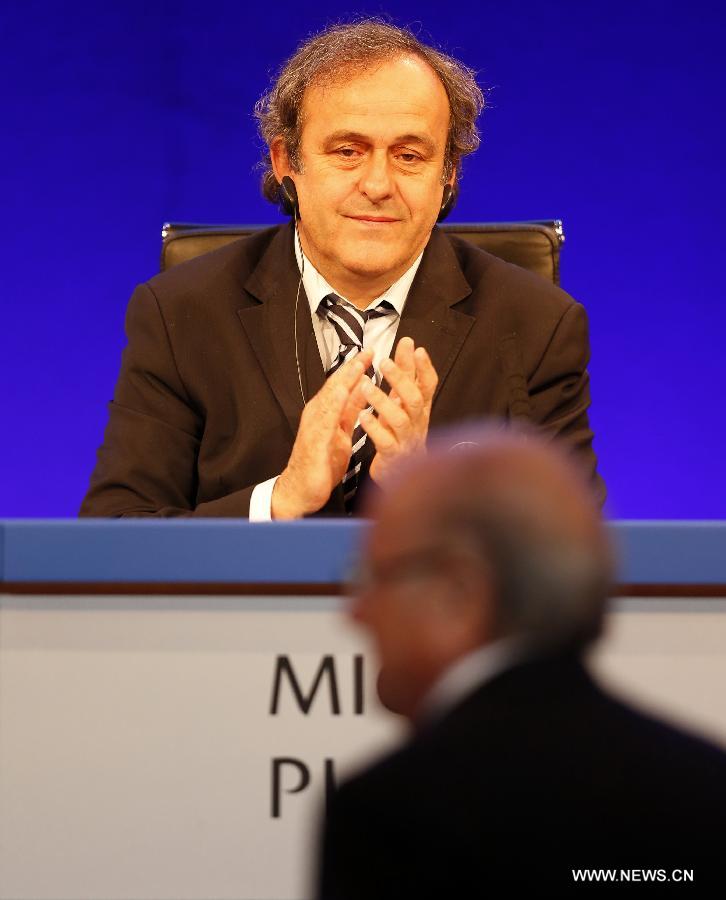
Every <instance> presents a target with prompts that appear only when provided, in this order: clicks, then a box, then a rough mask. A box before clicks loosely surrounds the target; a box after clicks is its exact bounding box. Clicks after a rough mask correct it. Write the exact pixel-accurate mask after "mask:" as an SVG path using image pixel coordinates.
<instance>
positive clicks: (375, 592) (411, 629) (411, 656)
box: [350, 485, 486, 719]
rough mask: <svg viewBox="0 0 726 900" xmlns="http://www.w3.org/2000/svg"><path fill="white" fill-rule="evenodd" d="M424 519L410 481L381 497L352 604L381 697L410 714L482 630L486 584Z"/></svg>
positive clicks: (418, 494) (386, 703)
mask: <svg viewBox="0 0 726 900" xmlns="http://www.w3.org/2000/svg"><path fill="white" fill-rule="evenodd" d="M428 522H429V519H428V516H427V514H426V501H425V500H422V499H421V491H420V488H418V487H416V486H415V485H413V486H412V487H411V488H410V489H407V490H404V491H401V492H397V493H396V494H395V497H393V498H392V499H390V501H384V512H383V514H382V515H381V516H380V517H379V519H378V521H377V522H376V524H375V526H374V528H373V529H372V532H371V535H370V539H369V541H368V544H367V547H366V550H365V554H364V570H363V572H362V579H361V584H360V585H359V586H358V587H359V589H358V591H357V592H356V593H355V595H354V598H353V603H352V606H351V610H350V612H351V615H352V617H353V618H354V619H355V620H356V621H357V622H358V623H359V624H361V625H363V626H364V627H365V629H366V630H367V631H368V633H369V635H370V637H371V638H372V641H373V644H374V649H375V651H376V656H377V658H378V662H379V665H380V671H379V676H378V695H379V697H380V699H381V701H382V703H383V704H384V706H386V707H388V709H390V710H392V711H393V712H397V713H401V714H403V715H405V716H407V717H408V718H410V719H413V718H415V717H416V715H417V713H418V711H419V707H420V703H421V701H422V699H423V698H424V697H425V695H426V694H427V692H428V691H429V689H430V688H431V687H432V685H433V684H434V683H435V681H436V680H437V678H438V677H439V676H440V675H441V673H442V672H443V671H444V670H445V669H446V668H447V667H448V666H449V665H450V664H451V663H452V662H453V661H454V660H456V659H457V658H459V657H460V656H461V655H463V654H465V653H467V652H469V651H470V650H472V649H473V648H474V647H476V646H477V645H478V642H479V641H480V640H481V639H482V635H483V625H482V615H483V609H484V607H483V603H482V593H483V591H485V590H486V585H484V584H483V583H482V581H481V578H480V576H479V574H478V572H477V573H475V582H474V583H473V582H472V578H471V577H468V575H467V574H466V570H467V566H466V565H465V564H464V563H462V562H461V561H459V562H457V561H456V559H455V557H454V558H452V555H451V550H450V549H448V548H447V546H446V545H445V544H442V541H441V539H440V536H437V534H436V533H435V532H434V531H433V530H432V528H431V526H430V525H429V524H428Z"/></svg>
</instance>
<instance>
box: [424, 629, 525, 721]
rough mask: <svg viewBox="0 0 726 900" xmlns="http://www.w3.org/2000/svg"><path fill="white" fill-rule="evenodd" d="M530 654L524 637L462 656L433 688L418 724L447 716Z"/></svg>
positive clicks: (425, 702) (501, 642)
mask: <svg viewBox="0 0 726 900" xmlns="http://www.w3.org/2000/svg"><path fill="white" fill-rule="evenodd" d="M529 652H530V649H529V647H528V644H527V641H526V640H524V639H523V638H501V639H500V640H498V641H494V642H493V643H491V644H486V645H485V646H483V647H479V648H477V649H476V650H474V651H472V652H471V653H468V654H467V655H466V656H462V657H461V659H458V660H457V661H456V662H455V663H453V665H451V666H449V668H448V669H446V671H445V672H444V673H443V674H442V675H440V676H439V678H438V680H437V681H436V682H435V683H434V685H433V686H432V687H431V688H430V689H429V691H428V693H427V694H426V696H425V697H424V699H423V701H422V703H421V706H420V708H419V714H418V715H417V717H416V718H417V721H418V722H421V723H427V722H430V721H431V720H433V719H438V718H439V717H441V716H443V715H444V713H446V712H447V711H448V710H450V709H452V708H453V707H454V706H456V704H457V703H459V702H460V701H461V700H463V699H464V698H465V697H466V696H467V695H468V694H471V693H473V692H474V691H475V690H476V689H477V688H478V687H480V686H481V685H482V684H484V683H485V682H487V681H491V679H492V678H494V677H495V676H496V675H498V674H499V673H500V672H503V671H504V670H505V669H509V668H511V667H512V666H514V665H516V664H517V663H518V662H520V661H521V660H522V659H524V658H525V657H526V656H527V655H528V653H529Z"/></svg>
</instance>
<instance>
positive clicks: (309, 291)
mask: <svg viewBox="0 0 726 900" xmlns="http://www.w3.org/2000/svg"><path fill="white" fill-rule="evenodd" d="M293 243H294V245H295V258H296V260H297V266H298V269H300V270H301V271H302V273H303V286H304V288H305V294H306V295H307V298H308V303H309V304H310V312H311V314H312V315H315V313H317V311H318V307H319V306H320V301H321V300H322V299H323V297H327V295H328V294H338V296H339V297H340V296H341V294H339V293H338V291H336V290H335V288H333V287H331V286H330V285H329V284H328V282H327V281H326V280H325V279H324V278H323V276H322V275H321V274H320V272H318V270H317V269H316V268H315V266H314V265H313V264H312V263H311V262H310V260H309V259H308V258H307V256H306V255H305V254H304V253H303V251H302V248H301V246H300V241H299V240H295V241H293ZM422 258H423V252H421V253H420V254H419V256H418V257H417V258H416V259H415V260H414V261H413V263H412V264H411V266H410V267H409V268H408V269H406V271H405V272H404V273H403V275H401V277H400V278H399V279H398V280H397V281H394V283H393V284H392V285H391V286H390V287H389V288H388V289H387V290H385V291H384V292H383V293H382V294H381V295H380V297H376V298H375V300H371V302H370V303H369V304H368V307H367V308H368V309H370V308H371V307H374V306H377V305H378V304H379V303H380V302H381V300H387V301H388V302H389V303H390V304H391V306H392V307H393V308H394V309H395V310H396V312H397V313H398V315H399V317H400V316H401V315H403V308H404V306H405V305H406V299H407V297H408V292H409V290H410V289H411V284H412V283H413V279H414V278H415V277H416V272H417V271H418V267H419V265H420V264H421V259H422ZM302 260H304V261H305V268H304V269H303V267H302ZM343 300H347V297H343ZM348 302H350V301H348Z"/></svg>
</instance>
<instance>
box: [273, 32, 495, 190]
mask: <svg viewBox="0 0 726 900" xmlns="http://www.w3.org/2000/svg"><path fill="white" fill-rule="evenodd" d="M398 56H418V57H420V58H421V59H423V60H424V61H425V62H427V63H428V64H429V66H431V68H432V69H433V70H434V72H435V73H436V75H437V76H438V77H439V79H440V81H441V83H442V84H443V86H444V88H445V90H446V93H447V95H448V98H449V106H450V107H451V118H450V121H449V135H448V141H447V146H446V155H445V162H444V171H443V173H442V183H443V182H445V181H447V180H448V179H449V177H450V176H451V173H452V171H453V169H454V168H457V169H458V167H459V163H460V162H461V159H462V157H464V156H466V155H467V154H469V153H473V152H474V150H476V148H477V147H478V146H479V133H478V131H477V127H476V120H477V117H478V116H479V113H480V112H481V111H482V109H483V108H484V95H483V93H482V91H481V89H480V88H479V86H478V85H477V83H476V77H475V74H474V72H473V71H472V70H471V69H469V68H467V67H466V66H465V65H463V64H462V63H460V62H458V60H456V59H454V58H453V57H451V56H447V55H446V54H445V53H441V52H440V51H438V50H435V49H434V48H433V47H429V46H428V45H427V44H424V43H423V42H422V41H420V40H419V39H418V38H417V37H416V35H415V34H413V32H411V31H409V30H408V29H407V28H398V27H396V26H395V25H390V24H388V23H387V22H384V21H381V20H379V19H363V20H361V21H358V22H352V23H349V24H338V25H331V26H329V27H328V28H326V29H325V30H324V31H322V32H320V33H319V34H317V35H314V36H313V37H311V38H309V39H308V40H307V41H305V42H304V43H303V44H301V45H300V46H299V47H298V49H297V50H296V51H295V53H294V54H293V55H292V56H291V57H290V59H289V60H288V61H287V62H286V63H285V65H284V66H283V68H282V70H281V72H280V74H279V76H278V78H277V81H276V82H275V83H274V84H273V86H272V87H271V88H270V90H269V91H268V92H267V93H265V94H264V95H263V96H262V97H261V98H260V99H259V100H258V101H257V103H256V105H255V117H256V118H257V121H258V125H259V130H260V135H261V137H262V139H263V140H264V142H265V144H266V145H267V147H269V146H270V145H271V144H272V142H273V141H274V140H275V139H276V138H279V137H282V138H283V141H284V144H285V150H286V151H287V155H288V159H289V160H290V164H291V166H292V168H293V170H294V171H297V172H299V171H301V168H300V167H301V160H300V141H301V138H302V130H303V124H304V122H303V115H302V111H303V98H304V94H305V90H306V88H308V87H310V86H311V85H313V84H314V85H322V84H325V83H326V82H332V81H333V80H334V79H336V78H337V77H338V76H340V75H341V73H346V74H347V73H351V72H363V71H365V70H366V69H369V68H371V67H372V66H374V65H375V64H376V63H378V62H381V61H384V60H390V59H392V58H395V57H398ZM262 167H263V170H264V171H263V176H262V193H263V195H264V196H265V197H266V198H267V199H268V200H270V201H271V202H272V203H277V201H278V189H279V185H278V183H277V179H276V178H275V175H274V172H273V171H272V166H271V162H270V154H269V152H266V153H265V154H264V156H263V160H262Z"/></svg>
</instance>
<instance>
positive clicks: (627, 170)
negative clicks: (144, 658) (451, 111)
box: [0, 0, 726, 518]
mask: <svg viewBox="0 0 726 900" xmlns="http://www.w3.org/2000/svg"><path fill="white" fill-rule="evenodd" d="M9 7H12V8H9ZM382 12H387V13H390V14H391V15H392V16H393V17H394V18H395V20H396V21H397V22H400V23H403V24H407V23H411V22H412V21H418V22H420V23H421V26H422V28H423V31H424V34H430V35H433V37H434V38H435V39H436V40H438V41H439V42H441V43H442V44H443V45H444V47H445V48H446V49H449V50H451V51H453V52H455V53H456V54H458V55H460V56H461V58H463V59H464V61H465V62H467V63H468V64H469V65H471V66H473V67H474V68H476V69H477V70H479V71H480V73H481V79H482V81H483V82H484V83H486V84H488V85H491V86H493V87H494V91H493V93H492V96H491V100H492V108H491V109H490V110H489V111H488V113H486V114H485V117H484V120H483V134H484V142H483V145H482V148H481V149H480V151H479V152H478V154H477V155H476V157H474V158H473V159H472V160H471V161H470V162H469V165H468V167H467V169H466V171H465V179H464V182H463V185H462V197H461V200H460V204H459V209H458V212H457V214H455V216H454V218H455V219H457V220H463V221H465V220H477V219H478V220H481V219H489V220H501V219H517V218H545V217H555V216H559V217H562V218H563V219H564V221H565V226H566V231H567V243H566V245H565V248H564V256H563V279H562V280H563V286H564V287H565V289H566V290H568V291H569V292H570V293H572V294H573V295H574V296H575V297H576V298H577V299H579V300H581V301H582V302H583V303H584V304H585V305H586V307H587V309H588V311H589V314H590V321H591V338H592V350H593V360H592V365H591V374H592V394H593V407H592V420H593V423H594V425H595V428H596V434H597V441H596V450H597V452H598V454H599V456H600V459H601V469H602V472H603V475H604V477H605V479H606V481H607V483H608V486H609V489H610V498H611V499H610V512H611V514H612V515H616V516H622V517H648V518H650V517H653V518H656V517H664V518H667V517H672V518H680V517H688V518H699V517H702V518H716V517H718V518H726V478H724V476H723V471H722V470H723V463H722V457H723V452H724V450H723V448H724V446H725V445H726V426H725V425H724V408H725V406H726V403H725V401H724V388H723V372H724V356H725V354H724V352H723V350H722V344H723V339H724V331H725V330H726V329H725V327H724V326H725V325H726V309H725V308H724V303H723V298H724V291H723V287H722V278H721V272H720V269H721V268H722V267H723V266H722V258H723V250H722V238H721V233H722V228H721V219H722V209H723V206H724V192H725V189H724V172H723V169H724V160H725V159H726V153H725V150H726V139H725V137H724V112H723V110H724V96H726V69H725V67H724V53H725V47H726V43H725V40H724V38H725V36H726V34H725V32H726V29H725V27H724V26H725V25H726V5H725V4H722V3H703V2H691V3H688V4H678V5H676V4H668V3H664V2H637V3H633V2H629V3H608V4H590V3H582V2H557V0H554V2H550V3H541V2H537V3H535V2H531V0H520V2H519V3H516V4H507V3H502V2H496V3H494V2H488V0H481V2H478V3H473V4H471V5H467V4H465V3H463V4H462V3H460V4H456V5H454V6H452V5H450V4H443V3H440V2H438V3H428V4H418V5H416V7H415V9H414V7H413V6H412V5H411V4H408V3H402V2H400V0H395V2H391V3H389V4H388V5H386V6H385V7H384V6H382V5H380V4H362V5H359V6H354V7H347V8H346V7H341V6H340V5H339V4H338V3H334V2H329V0H326V2H317V3H315V4H306V3H300V4H294V5H293V4H290V5H289V8H287V7H286V5H285V4H280V3H276V4H267V5H262V4H255V9H254V10H250V9H246V8H245V4H244V3H242V2H240V0H235V2H230V0H216V2H214V3H207V4H202V3H199V2H194V3H192V2H189V0H177V2H175V3H173V4H172V3H167V2H161V3H159V2H157V3H150V2H144V3H140V2H109V3H105V4H97V3H93V4H91V3H88V4H81V3H75V4H74V3H63V4H61V3H57V4H56V3H50V2H35V3H34V2H25V3H16V4H3V10H2V12H0V27H1V28H2V47H3V51H2V53H1V54H0V79H1V81H0V83H1V84H2V85H3V104H2V107H1V110H2V111H1V112H0V116H2V118H1V119H0V122H1V124H2V138H1V139H0V157H1V158H0V177H1V178H2V185H1V186H0V187H1V193H0V197H1V201H0V202H1V204H2V205H1V207H0V209H1V211H2V217H1V221H2V229H3V233H2V236H1V238H2V239H1V243H0V247H1V248H2V275H3V278H2V284H3V287H2V319H1V320H0V321H1V322H2V328H1V329H0V334H1V335H2V337H1V339H0V340H1V343H0V354H1V358H0V366H1V369H0V377H1V379H2V381H1V384H2V399H3V411H2V412H3V414H2V420H1V421H2V440H1V442H0V454H1V455H0V473H2V474H1V475H0V479H1V481H2V492H1V493H0V515H5V516H30V515H33V516H41V515H42V516H66V515H74V514H75V512H76V510H77V508H78V504H79V502H80V499H81V497H82V495H83V493H84V490H85V487H86V483H87V479H88V475H89V473H90V471H91V468H92V466H93V461H94V454H95V449H96V447H97V445H98V444H99V442H100V440H101V436H102V430H103V426H104V424H105V420H106V403H107V401H108V400H109V399H110V397H111V393H112V390H113V384H114V380H115V377H116V373H117V370H118V364H119V358H120V351H121V348H122V346H123V331H122V328H123V314H124V309H125V305H126V302H127V300H128V296H129V295H130V292H131V290H132V289H133V286H134V284H135V283H136V282H138V281H140V280H143V279H146V278H148V277H149V276H151V275H152V274H153V273H154V272H155V271H156V269H157V264H158V249H159V228H160V225H161V223H162V221H163V220H165V219H172V220H173V219H176V220H182V221H184V220H186V221H220V222H223V221H230V222H233V221H238V222H239V221H242V222H273V221H276V220H277V216H276V213H275V211H274V210H273V209H272V208H271V207H269V206H268V205H267V204H266V203H265V202H264V201H263V200H262V199H261V198H260V196H259V193H258V187H257V176H256V174H255V172H254V171H253V169H254V165H255V162H256V159H257V153H258V149H259V148H258V144H257V139H256V137H255V131H254V124H253V121H252V117H251V109H252V106H253V104H254V101H255V99H256V98H257V96H258V95H259V94H260V93H261V92H262V90H263V89H264V88H265V86H266V85H267V81H268V77H269V75H270V73H271V72H272V71H273V70H274V69H275V68H276V67H277V65H278V64H279V62H280V61H281V60H282V58H283V57H284V56H286V55H288V54H289V53H290V52H291V51H292V50H293V49H294V46H295V44H296V43H297V42H298V40H299V39H301V38H302V37H303V36H304V35H305V34H306V33H307V32H308V31H310V30H315V29H317V28H319V27H320V26H322V25H324V24H325V23H326V22H328V21H329V20H330V19H332V18H335V17H340V16H344V15H350V14H353V13H375V14H380V13H382Z"/></svg>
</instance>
